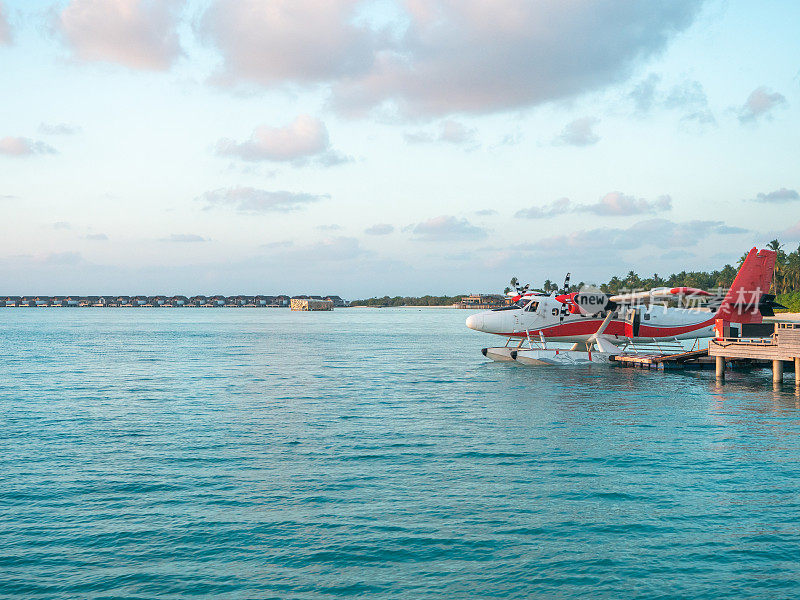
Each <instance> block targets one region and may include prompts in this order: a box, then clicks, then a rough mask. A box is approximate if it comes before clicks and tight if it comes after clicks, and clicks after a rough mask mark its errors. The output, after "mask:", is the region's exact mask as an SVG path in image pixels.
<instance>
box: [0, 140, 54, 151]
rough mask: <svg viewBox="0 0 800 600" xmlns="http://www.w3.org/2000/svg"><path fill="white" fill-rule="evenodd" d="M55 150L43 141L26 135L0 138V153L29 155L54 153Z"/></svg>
mask: <svg viewBox="0 0 800 600" xmlns="http://www.w3.org/2000/svg"><path fill="white" fill-rule="evenodd" d="M55 152H56V150H55V148H53V147H52V146H48V145H47V144H45V143H44V142H39V141H37V140H32V139H30V138H26V137H4V138H0V154H5V155H6V156H31V155H33V154H55Z"/></svg>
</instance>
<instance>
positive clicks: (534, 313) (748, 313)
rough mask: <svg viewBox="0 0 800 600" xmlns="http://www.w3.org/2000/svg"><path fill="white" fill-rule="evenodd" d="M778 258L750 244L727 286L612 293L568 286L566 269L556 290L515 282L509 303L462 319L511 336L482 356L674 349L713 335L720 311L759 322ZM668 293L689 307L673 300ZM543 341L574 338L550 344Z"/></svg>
mask: <svg viewBox="0 0 800 600" xmlns="http://www.w3.org/2000/svg"><path fill="white" fill-rule="evenodd" d="M775 258H776V253H775V252H774V251H772V250H760V251H759V250H757V249H756V248H753V249H752V250H750V252H748V254H747V256H746V258H745V260H744V262H743V263H742V266H741V268H740V269H739V272H738V273H737V275H736V278H735V279H734V281H733V285H731V287H730V289H729V290H728V291H727V292H726V293H724V294H723V293H717V294H714V293H712V292H708V291H705V290H700V289H696V288H689V287H674V288H664V287H662V288H654V289H651V290H647V291H641V292H631V293H623V294H616V295H609V294H605V293H603V292H601V291H599V290H597V289H583V290H580V291H578V292H571V293H570V292H569V291H568V290H569V273H568V274H567V279H566V281H565V282H564V288H563V289H562V290H561V291H560V292H552V293H551V294H545V293H541V292H535V291H528V290H529V286H524V287H522V288H518V289H517V290H516V292H511V293H509V295H511V296H513V297H512V301H513V302H514V304H512V305H510V306H504V307H502V308H495V309H493V310H487V311H483V312H480V313H477V314H474V315H471V316H470V317H468V318H467V327H469V328H470V329H475V330H477V331H483V332H486V333H492V334H496V335H501V336H504V337H506V338H508V339H507V341H506V344H505V346H501V347H497V348H484V349H483V350H482V352H483V354H484V356H486V357H487V358H491V359H493V360H497V361H514V360H516V361H517V362H521V363H525V364H530V365H571V364H583V363H597V362H606V363H608V362H609V361H610V360H611V356H613V355H616V354H621V353H622V352H624V351H625V349H626V348H627V347H628V346H633V348H634V349H636V348H637V345H639V347H645V346H646V347H647V349H648V350H650V351H653V350H654V349H655V348H659V349H660V348H667V349H668V350H675V349H677V348H682V346H681V345H680V341H681V340H689V339H699V338H708V337H713V336H714V326H715V322H716V320H717V319H724V320H725V321H728V322H730V323H761V321H762V317H763V316H772V315H773V314H774V313H773V308H782V307H781V306H780V305H779V304H776V303H775V302H774V300H775V296H773V295H770V294H768V293H767V292H769V288H770V284H771V282H772V273H773V271H774V269H775ZM670 301H677V303H678V304H679V305H681V304H683V305H687V306H690V307H688V308H675V307H670V306H669V304H670ZM692 305H693V306H692ZM525 342H527V347H524V344H525ZM548 342H567V343H572V344H573V345H572V347H571V348H555V347H553V346H552V344H551V346H550V347H548Z"/></svg>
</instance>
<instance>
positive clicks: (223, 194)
mask: <svg viewBox="0 0 800 600" xmlns="http://www.w3.org/2000/svg"><path fill="white" fill-rule="evenodd" d="M326 198H330V196H328V195H327V194H326V195H321V196H320V195H314V194H303V193H294V192H287V191H277V192H270V191H267V190H259V189H256V188H252V187H231V188H221V189H218V190H213V191H210V192H206V193H205V194H203V196H202V199H203V200H204V201H205V202H206V207H207V208H210V207H214V206H218V207H230V208H233V209H235V210H236V211H238V212H242V213H251V214H252V213H266V212H290V211H293V210H298V209H300V208H302V207H303V206H305V205H307V204H311V203H313V202H319V201H320V200H323V199H326Z"/></svg>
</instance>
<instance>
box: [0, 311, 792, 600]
mask: <svg viewBox="0 0 800 600" xmlns="http://www.w3.org/2000/svg"><path fill="white" fill-rule="evenodd" d="M467 314H468V313H467V312H465V311H456V310H445V309H441V310H436V309H425V310H418V309H382V310H375V309H372V310H370V309H350V310H336V311H334V312H333V313H291V312H289V311H288V310H281V309H0V361H2V362H0V364H1V365H2V372H0V596H2V597H8V598H157V597H158V598H190V597H197V598H231V599H233V598H237V599H238V598H242V599H244V598H281V599H282V598H304V599H311V600H316V599H329V598H346V597H358V598H375V599H384V598H387V599H388V598H433V599H436V598H531V597H533V598H576V597H579V596H580V597H591V598H631V597H641V598H676V599H678V598H681V599H683V598H692V599H701V598H734V597H735V598H790V597H797V596H798V595H800V462H799V461H798V459H799V458H800V409H799V408H798V407H799V406H800V398H798V395H797V394H796V393H795V388H794V384H793V383H794V382H793V378H792V376H791V375H789V376H788V377H787V382H786V383H785V384H784V385H783V386H781V387H778V388H773V385H772V383H771V381H770V375H769V372H768V371H763V372H752V373H747V374H741V375H733V376H731V377H730V378H729V379H728V382H727V383H726V384H725V385H724V386H723V387H719V386H718V385H717V384H716V383H715V381H714V378H713V373H711V374H709V373H663V372H640V371H634V370H628V369H624V370H623V369H618V370H614V369H608V368H606V369H603V368H597V367H587V368H584V369H582V370H560V369H557V368H550V369H543V368H539V369H536V368H526V367H522V366H517V365H508V364H496V363H489V362H487V361H486V359H484V358H483V357H482V356H481V354H480V352H479V350H480V348H481V347H482V346H485V345H487V343H488V342H489V339H490V338H489V337H488V336H485V335H482V334H480V333H477V332H474V331H470V330H468V329H466V328H465V327H464V319H465V318H466V316H467Z"/></svg>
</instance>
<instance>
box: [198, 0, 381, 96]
mask: <svg viewBox="0 0 800 600" xmlns="http://www.w3.org/2000/svg"><path fill="white" fill-rule="evenodd" d="M358 4H359V1H358V0H326V1H325V2H319V1H318V0H271V1H270V2H262V1H260V0H215V1H214V2H212V4H211V6H210V7H209V9H208V11H207V12H206V13H205V16H204V17H203V20H202V25H201V32H202V34H203V35H204V36H205V37H206V38H207V39H209V40H210V41H212V42H213V43H214V44H215V45H216V46H217V47H218V48H219V50H220V51H221V53H222V56H223V59H224V73H223V75H222V76H221V80H236V79H240V78H241V79H246V80H250V81H255V82H258V83H262V84H267V85H272V84H276V83H284V82H286V81H292V82H302V83H316V82H320V81H327V80H330V79H333V78H336V77H342V76H352V75H355V74H358V73H363V72H365V71H366V70H368V69H369V67H370V66H371V63H372V56H373V52H372V48H373V44H372V38H373V34H372V33H371V32H370V31H368V30H366V29H363V28H360V27H357V26H355V25H353V24H352V22H351V19H352V17H353V12H354V10H355V9H356V7H357V6H358Z"/></svg>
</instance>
